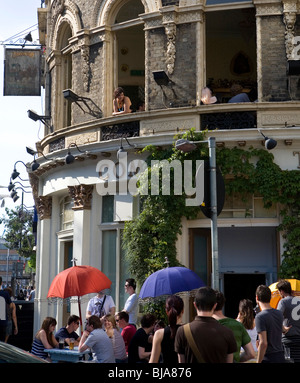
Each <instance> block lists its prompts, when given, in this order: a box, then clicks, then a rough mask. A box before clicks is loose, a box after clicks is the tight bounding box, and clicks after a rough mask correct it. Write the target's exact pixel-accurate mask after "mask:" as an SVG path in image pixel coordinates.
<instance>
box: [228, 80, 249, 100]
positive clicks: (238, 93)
mask: <svg viewBox="0 0 300 383" xmlns="http://www.w3.org/2000/svg"><path fill="white" fill-rule="evenodd" d="M230 92H231V96H232V97H231V98H230V99H229V100H228V102H229V103H230V104H232V103H237V102H251V101H250V99H249V97H248V95H247V93H245V92H243V87H242V86H241V85H240V84H233V85H232V87H231V88H230Z"/></svg>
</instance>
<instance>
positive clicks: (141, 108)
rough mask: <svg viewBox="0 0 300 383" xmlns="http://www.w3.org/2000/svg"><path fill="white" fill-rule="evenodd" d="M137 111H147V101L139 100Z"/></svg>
mask: <svg viewBox="0 0 300 383" xmlns="http://www.w3.org/2000/svg"><path fill="white" fill-rule="evenodd" d="M136 111H137V112H144V111H145V101H139V102H138V103H137V108H136Z"/></svg>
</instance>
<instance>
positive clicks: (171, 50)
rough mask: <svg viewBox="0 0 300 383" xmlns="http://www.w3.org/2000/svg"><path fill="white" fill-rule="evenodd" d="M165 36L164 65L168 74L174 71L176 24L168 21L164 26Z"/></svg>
mask: <svg viewBox="0 0 300 383" xmlns="http://www.w3.org/2000/svg"><path fill="white" fill-rule="evenodd" d="M165 32H166V36H167V39H168V41H167V52H166V56H167V57H166V65H167V71H168V73H169V74H172V73H173V72H174V67H175V59H176V24H174V23H169V24H167V25H166V26H165Z"/></svg>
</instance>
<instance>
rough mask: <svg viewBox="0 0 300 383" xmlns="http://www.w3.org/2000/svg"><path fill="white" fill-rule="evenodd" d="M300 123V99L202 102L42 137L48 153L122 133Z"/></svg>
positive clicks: (97, 121) (91, 123)
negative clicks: (211, 103) (194, 105)
mask: <svg viewBox="0 0 300 383" xmlns="http://www.w3.org/2000/svg"><path fill="white" fill-rule="evenodd" d="M285 126H300V115H299V102H278V103H277V102H276V103H275V102H274V103H269V102H261V103H240V104H216V105H208V106H205V105H201V106H197V107H183V108H174V109H173V108H172V109H160V110H155V111H154V110H153V111H145V112H138V113H131V114H128V115H122V116H120V117H112V116H109V117H106V118H100V119H94V120H90V121H88V122H85V123H81V124H78V125H73V126H68V127H66V128H64V129H61V130H57V131H55V132H53V133H51V134H49V135H47V136H45V137H44V138H43V139H42V140H41V141H40V143H39V144H40V151H43V152H44V153H47V152H53V151H59V150H64V149H66V148H67V147H68V145H69V144H70V143H71V142H76V143H77V145H85V144H93V143H97V142H104V141H105V142H106V141H109V140H114V139H117V138H121V137H141V138H142V137H146V136H152V137H153V139H154V135H159V134H176V133H179V132H184V131H187V130H189V129H191V128H195V129H196V130H206V129H207V130H218V131H220V134H221V131H230V130H231V131H234V130H237V129H244V130H245V131H246V130H248V131H249V132H250V131H251V130H252V131H253V130H255V131H256V129H266V128H283V127H285Z"/></svg>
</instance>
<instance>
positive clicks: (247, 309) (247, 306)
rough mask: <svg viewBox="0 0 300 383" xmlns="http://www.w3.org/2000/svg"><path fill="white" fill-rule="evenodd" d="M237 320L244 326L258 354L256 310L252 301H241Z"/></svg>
mask: <svg viewBox="0 0 300 383" xmlns="http://www.w3.org/2000/svg"><path fill="white" fill-rule="evenodd" d="M237 320H238V321H239V322H241V323H242V325H244V327H245V329H246V330H247V333H248V334H249V336H250V338H251V343H252V346H253V349H254V351H255V352H257V344H256V342H257V331H256V327H255V317H254V308H253V303H252V301H251V300H250V299H242V300H241V301H240V303H239V313H238V317H237Z"/></svg>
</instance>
